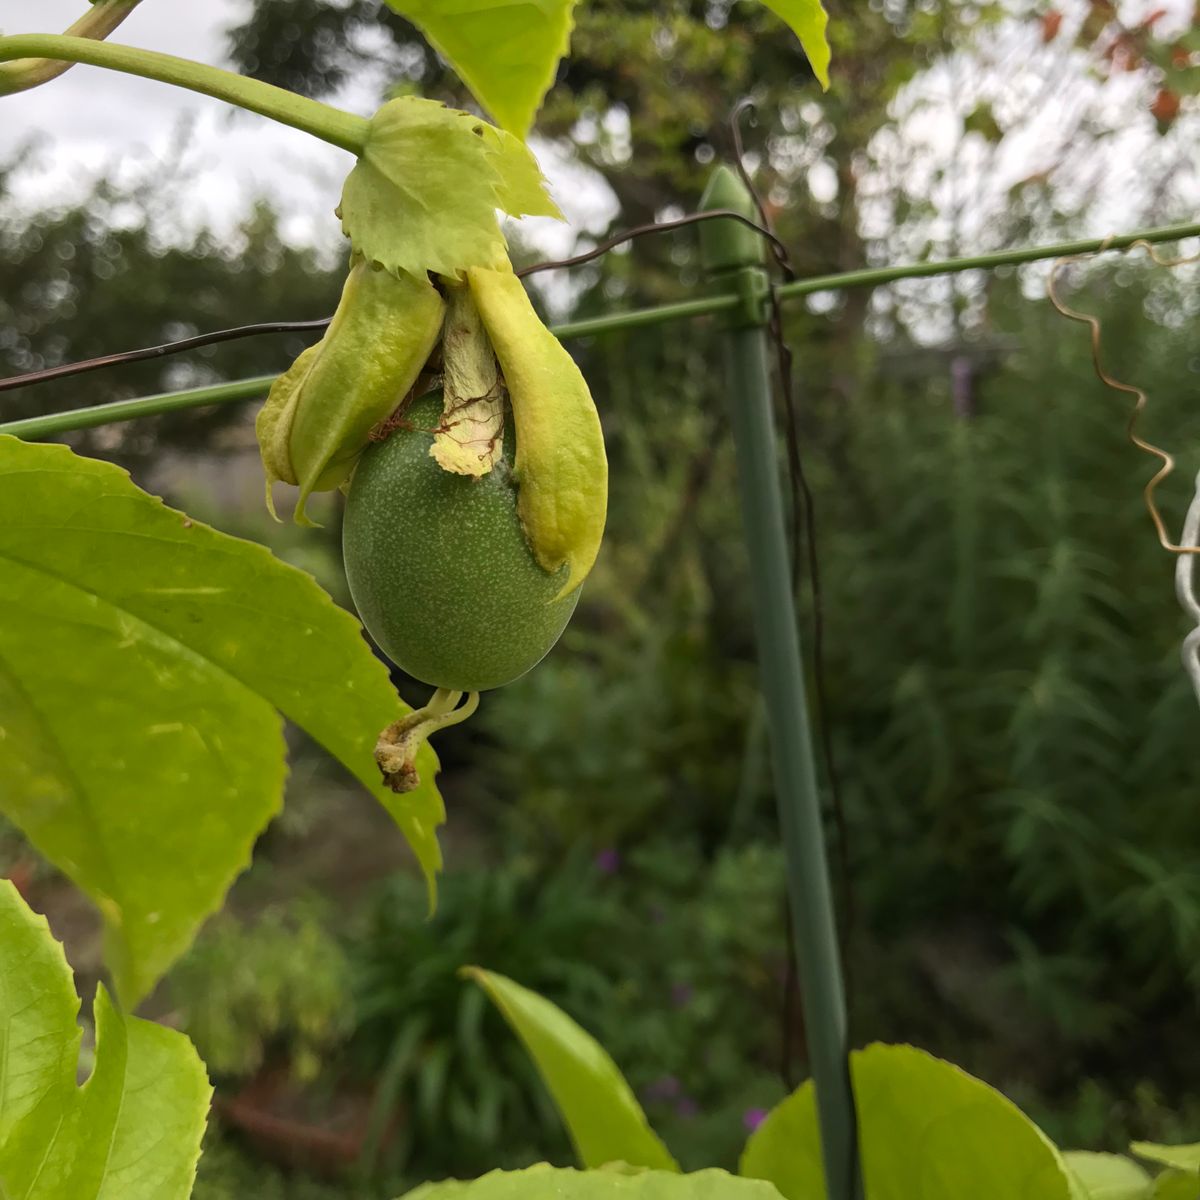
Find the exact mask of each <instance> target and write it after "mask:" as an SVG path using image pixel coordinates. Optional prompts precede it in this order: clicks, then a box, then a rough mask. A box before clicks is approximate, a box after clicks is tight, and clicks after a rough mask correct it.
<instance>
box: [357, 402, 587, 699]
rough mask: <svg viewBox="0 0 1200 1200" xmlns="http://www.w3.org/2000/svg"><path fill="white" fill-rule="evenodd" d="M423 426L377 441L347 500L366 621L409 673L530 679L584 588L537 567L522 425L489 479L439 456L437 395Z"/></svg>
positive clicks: (471, 685)
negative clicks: (566, 585)
mask: <svg viewBox="0 0 1200 1200" xmlns="http://www.w3.org/2000/svg"><path fill="white" fill-rule="evenodd" d="M404 416H405V420H406V422H408V423H410V424H411V425H412V426H413V428H411V429H410V428H402V429H398V430H396V431H395V432H394V433H393V434H392V435H391V436H390V437H389V438H388V439H387V440H386V441H383V442H378V443H375V444H372V445H371V446H368V447H367V449H366V450H365V451H364V452H363V455H362V457H361V458H360V459H359V462H358V466H357V467H356V468H355V471H354V477H353V479H352V480H351V483H350V491H349V495H348V496H347V499H346V516H345V521H344V523H343V526H342V552H343V555H344V557H345V563H346V578H347V580H348V581H349V583H350V594H351V596H353V598H354V605H355V607H356V608H357V609H358V615H359V616H360V617H361V618H362V622H363V624H364V625H365V626H366V627H367V630H368V632H369V633H370V634H371V636H372V637H373V638H374V639H375V641H376V642H377V643H378V645H379V647H380V649H381V650H383V652H384V653H385V654H386V655H387V656H388V657H389V658H390V659H391V660H392V661H393V662H394V663H395V664H396V665H397V666H398V667H400V668H401V670H404V671H407V672H408V674H410V675H412V676H414V677H415V678H417V679H419V680H421V681H422V682H423V683H427V684H430V685H431V686H433V687H441V688H450V689H451V690H453V691H461V692H480V691H483V690H485V689H486V688H495V687H500V686H502V685H503V684H506V683H511V682H512V680H514V679H516V678H518V677H519V676H521V675H524V674H525V672H526V671H528V670H529V669H530V668H531V667H533V666H535V665H536V664H537V663H538V662H539V661H540V660H541V659H542V657H543V656H544V655H545V654H546V652H547V651H548V650H549V649H550V647H551V646H553V645H554V643H555V642H557V641H558V639H559V637H560V635H561V634H562V631H563V629H564V628H565V626H566V624H567V621H568V620H570V618H571V613H572V612H574V610H575V604H576V602H577V601H578V599H579V589H578V588H577V589H576V590H575V591H574V592H572V593H571V594H570V595H568V596H564V597H563V599H561V600H558V601H555V600H554V595H555V593H556V592H557V591H558V589H559V588H560V587H561V586H562V575H563V574H564V573H565V568H564V571H563V572H559V573H557V574H554V575H551V574H549V573H548V572H546V571H544V570H542V568H541V567H540V566H538V564H537V562H536V560H535V559H534V557H533V554H532V552H531V551H530V549H529V545H528V543H527V542H526V541H525V535H524V534H523V533H522V531H521V523H520V520H519V519H518V517H517V489H516V485H515V483H514V481H513V478H512V469H511V467H512V456H513V451H514V446H513V444H512V443H513V432H512V422H511V421H510V422H507V423H506V428H505V439H504V440H505V446H504V459H503V461H502V462H500V463H497V464H496V466H495V467H494V468H493V469H492V470H491V471H490V472H488V474H486V475H484V476H482V477H481V478H479V479H472V478H469V477H468V476H465V475H452V474H450V473H449V472H448V471H444V470H443V469H442V468H441V467H440V466H438V464H437V463H436V462H434V460H433V459H432V458H430V456H429V447H430V445H431V444H432V442H433V434H432V432H425V431H426V430H429V431H432V429H433V428H434V427H435V426H436V425H437V424H438V422H439V421H440V420H441V416H442V399H441V396H440V395H439V394H437V393H431V394H430V395H427V396H422V397H421V398H420V399H418V400H416V401H414V402H413V404H412V405H411V406H410V407H409V409H408V411H407V412H406V413H405V414H404Z"/></svg>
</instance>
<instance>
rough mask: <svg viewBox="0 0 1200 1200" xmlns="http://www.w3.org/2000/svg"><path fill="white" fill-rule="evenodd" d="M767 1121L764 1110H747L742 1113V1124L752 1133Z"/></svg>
mask: <svg viewBox="0 0 1200 1200" xmlns="http://www.w3.org/2000/svg"><path fill="white" fill-rule="evenodd" d="M766 1119H767V1110H766V1109H765V1108H748V1109H746V1111H745V1112H744V1113H742V1124H743V1125H744V1126H745V1127H746V1128H747V1129H748V1130H749V1131H750V1132H751V1133H753V1132H754V1131H755V1130H756V1129H757V1128H758V1127H759V1126H760V1125H761V1124H762V1123H763V1122H764V1121H765V1120H766Z"/></svg>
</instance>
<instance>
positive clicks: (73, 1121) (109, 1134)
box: [0, 880, 212, 1200]
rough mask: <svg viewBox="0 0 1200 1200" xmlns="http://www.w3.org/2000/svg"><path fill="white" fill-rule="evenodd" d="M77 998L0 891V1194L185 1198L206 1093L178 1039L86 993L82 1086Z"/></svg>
mask: <svg viewBox="0 0 1200 1200" xmlns="http://www.w3.org/2000/svg"><path fill="white" fill-rule="evenodd" d="M78 1011H79V998H78V996H76V995H75V989H74V985H73V983H72V980H71V968H70V967H69V966H68V965H67V961H66V959H65V958H64V957H63V953H62V949H61V947H60V946H59V945H58V943H57V942H55V941H54V939H53V937H51V935H50V930H49V927H48V926H47V924H46V921H45V919H44V918H42V917H39V916H37V915H35V914H34V913H32V912H30V911H29V909H28V908H27V907H26V906H25V904H24V902H23V901H22V900H21V898H20V896H19V895H18V894H17V890H16V888H14V887H13V885H12V884H11V883H10V882H9V881H8V880H3V881H0V1195H2V1196H3V1197H4V1198H5V1200H186V1198H187V1197H188V1196H189V1195H190V1194H191V1190H192V1180H193V1178H194V1176H195V1173H196V1160H197V1158H198V1157H199V1154H200V1139H201V1137H202V1136H203V1133H204V1121H205V1115H206V1113H207V1111H208V1101H209V1097H210V1095H211V1091H212V1089H211V1088H210V1087H209V1086H208V1079H207V1077H206V1076H205V1073H204V1065H203V1063H201V1061H200V1059H199V1057H198V1056H197V1054H196V1052H195V1050H193V1049H192V1045H191V1043H190V1042H189V1041H188V1040H187V1038H186V1037H184V1036H183V1034H181V1033H177V1032H175V1031H174V1030H171V1029H164V1028H163V1027H162V1026H160V1025H155V1024H153V1023H152V1022H150V1021H141V1020H138V1019H137V1018H136V1017H125V1016H123V1015H122V1014H121V1013H120V1012H119V1011H118V1010H117V1009H116V1008H115V1007H114V1006H113V1003H112V1001H111V1000H110V999H109V998H108V993H107V992H106V991H105V990H104V988H103V987H101V988H100V990H99V991H98V992H97V994H96V1007H95V1012H96V1056H95V1066H94V1067H93V1070H92V1074H91V1077H90V1078H89V1079H88V1081H87V1082H86V1083H85V1084H84V1085H83V1087H82V1088H78V1087H76V1085H75V1075H76V1069H77V1064H78V1053H79V1039H80V1030H79V1026H78V1025H77V1024H76V1023H75V1017H76V1014H77V1013H78Z"/></svg>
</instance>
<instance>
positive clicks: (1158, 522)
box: [1046, 238, 1200, 696]
mask: <svg viewBox="0 0 1200 1200" xmlns="http://www.w3.org/2000/svg"><path fill="white" fill-rule="evenodd" d="M1111 240H1112V239H1111V238H1110V239H1107V240H1106V241H1105V243H1104V244H1103V245H1102V246H1101V247H1100V248H1099V249H1098V250H1096V251H1095V252H1094V254H1076V255H1071V256H1070V257H1068V258H1059V259H1056V260H1055V262H1054V266H1053V267H1051V268H1050V277H1049V279H1048V280H1047V281H1046V295H1047V297H1048V298H1049V300H1050V303H1051V304H1053V305H1054V307H1055V308H1056V309H1057V310H1058V311H1059V312H1060V313H1061V314H1062V315H1063V316H1064V317H1069V318H1070V319H1071V320H1072V321H1079V322H1081V323H1082V324H1084V325H1086V326H1088V328H1089V330H1090V331H1091V349H1092V366H1093V368H1094V369H1095V372H1096V377H1097V378H1098V379H1099V380H1100V382H1101V383H1103V384H1104V385H1105V387H1109V388H1112V390H1113V391H1116V392H1123V393H1124V394H1125V395H1127V396H1132V397H1133V398H1134V403H1133V411H1132V412H1131V413H1130V414H1129V420H1128V422H1127V423H1126V426H1125V436H1126V437H1127V438H1128V439H1129V441H1130V442H1131V443H1132V444H1133V445H1134V446H1136V447H1137V448H1138V449H1139V450H1141V451H1143V452H1144V453H1146V454H1149V455H1152V456H1153V457H1154V458H1157V459H1158V460H1159V462H1160V463H1161V464H1162V465H1161V466H1160V467H1159V469H1158V470H1157V471H1155V473H1154V474H1153V476H1151V478H1150V480H1149V481H1148V482H1147V484H1146V486H1145V487H1144V488H1143V489H1142V499H1143V500H1144V501H1145V504H1146V511H1147V512H1148V513H1149V514H1150V520H1151V521H1153V522H1154V529H1155V531H1156V532H1157V534H1158V541H1159V544H1160V545H1161V546H1162V548H1163V549H1164V550H1168V551H1170V552H1171V553H1172V554H1179V555H1183V556H1184V557H1185V558H1190V557H1191V556H1193V555H1196V554H1200V545H1197V544H1196V541H1197V538H1196V531H1195V530H1193V531H1192V533H1191V534H1190V535H1189V534H1188V533H1187V531H1186V528H1185V532H1184V536H1183V539H1182V544H1179V543H1175V542H1173V541H1171V538H1170V535H1169V534H1168V533H1167V527H1166V524H1165V523H1164V522H1163V518H1162V514H1161V513H1160V512H1159V511H1158V505H1157V504H1156V503H1155V500H1154V493H1155V491H1156V490H1157V489H1158V485H1159V484H1160V483H1162V481H1163V480H1164V479H1166V477H1167V476H1168V475H1170V474H1171V472H1172V471H1173V470H1174V469H1175V459H1174V457H1173V456H1172V455H1171V454H1169V453H1168V452H1167V451H1166V450H1164V449H1163V448H1162V447H1161V446H1156V445H1154V443H1153V442H1148V441H1146V440H1145V438H1143V437H1140V436H1139V434H1138V432H1137V422H1138V417H1139V416H1140V415H1141V413H1142V410H1143V409H1144V408H1145V407H1146V405H1147V403H1148V402H1149V397H1148V396H1147V395H1146V392H1145V390H1144V389H1143V388H1140V387H1137V386H1136V385H1134V384H1131V383H1122V382H1121V380H1119V379H1116V378H1115V377H1114V376H1112V375H1111V374H1109V372H1108V371H1106V370H1105V369H1104V365H1103V363H1101V361H1100V318H1099V317H1097V316H1094V315H1093V314H1091V313H1084V312H1079V311H1078V310H1076V309H1073V308H1070V307H1069V306H1068V305H1066V304H1064V303H1063V301H1062V300H1061V299H1059V296H1058V291H1057V284H1058V275H1059V272H1060V271H1061V270H1062V269H1063V267H1066V266H1069V265H1070V264H1071V263H1077V262H1083V261H1085V260H1087V259H1089V258H1092V257H1094V256H1095V254H1102V253H1104V251H1106V250H1108V249H1109V248H1110V247H1109V242H1110V241H1111ZM1135 248H1141V249H1143V250H1145V251H1146V252H1147V253H1148V254H1149V255H1150V258H1151V259H1152V260H1153V261H1154V263H1155V265H1156V266H1159V267H1180V266H1183V265H1185V264H1186V263H1193V262H1197V261H1200V254H1192V255H1188V256H1187V257H1184V258H1163V257H1160V256H1159V254H1158V253H1157V251H1156V250H1155V249H1154V247H1153V246H1152V245H1151V244H1150V243H1149V242H1147V241H1142V240H1140V239H1139V240H1138V241H1136V242H1131V243H1130V244H1129V246H1128V247H1126V249H1128V250H1133V249H1135ZM1189 519H1190V512H1189ZM1197 520H1198V521H1200V513H1198V516H1197ZM1188 578H1189V580H1190V578H1191V575H1190V572H1189V575H1188ZM1189 594H1190V593H1189ZM1197 620H1198V622H1200V611H1198V613H1197ZM1195 657H1196V654H1195V647H1193V650H1192V658H1193V659H1194V658H1195ZM1196 669H1197V672H1200V665H1198V666H1197V668H1196ZM1190 671H1191V667H1189V672H1190ZM1193 682H1195V683H1196V685H1197V695H1198V696H1200V674H1197V675H1193Z"/></svg>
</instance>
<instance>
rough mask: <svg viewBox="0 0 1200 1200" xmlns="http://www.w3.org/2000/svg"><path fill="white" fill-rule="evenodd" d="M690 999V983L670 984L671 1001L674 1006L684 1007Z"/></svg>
mask: <svg viewBox="0 0 1200 1200" xmlns="http://www.w3.org/2000/svg"><path fill="white" fill-rule="evenodd" d="M691 999H692V985H691V984H690V983H673V984H671V1003H672V1004H673V1005H675V1007H676V1008H686V1007H687V1005H688V1004H689V1003H690V1002H691Z"/></svg>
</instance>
